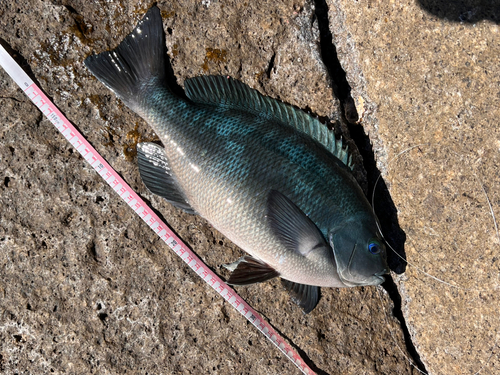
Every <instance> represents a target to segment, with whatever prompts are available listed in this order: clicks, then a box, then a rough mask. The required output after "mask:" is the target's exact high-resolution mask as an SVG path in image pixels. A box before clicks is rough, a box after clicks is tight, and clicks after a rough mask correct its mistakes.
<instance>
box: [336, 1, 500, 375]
mask: <svg viewBox="0 0 500 375" xmlns="http://www.w3.org/2000/svg"><path fill="white" fill-rule="evenodd" d="M327 3H328V6H329V8H330V12H329V17H330V30H331V32H332V35H333V40H334V43H335V45H336V47H337V52H338V57H339V60H340V62H341V64H342V65H343V67H344V69H345V71H346V75H347V79H348V81H349V83H350V84H351V88H352V97H353V99H354V101H355V103H356V107H357V110H358V114H359V115H360V123H361V124H362V125H363V126H364V129H365V131H367V132H368V133H369V134H370V138H371V139H372V141H373V143H374V151H375V153H376V154H377V156H378V160H379V166H380V169H381V170H382V171H384V172H385V173H386V183H387V184H388V185H389V186H390V192H391V196H392V199H393V201H394V204H395V206H396V207H397V209H398V219H399V224H400V226H401V228H402V229H403V231H404V232H405V233H406V246H405V251H406V256H407V260H408V262H409V263H410V264H411V265H410V266H408V267H407V270H406V272H405V273H404V274H403V275H400V276H398V277H397V278H396V281H397V284H398V287H399V290H400V293H401V298H402V300H403V306H402V310H403V315H404V317H405V320H406V323H407V325H408V329H409V332H410V334H411V337H412V341H413V343H414V345H415V348H416V350H417V351H418V353H419V354H420V357H421V360H422V362H423V363H424V365H425V368H426V370H427V371H428V372H429V373H430V374H475V373H478V372H480V373H481V374H498V373H500V362H499V358H498V354H499V353H498V352H499V350H498V346H497V345H498V343H499V340H500V332H499V330H500V324H499V323H500V313H499V311H498V305H499V302H500V296H499V287H500V286H499V268H500V258H499V253H500V252H499V249H500V243H499V238H498V233H497V231H496V228H495V226H496V223H495V220H494V218H493V215H494V216H495V217H496V218H498V217H500V208H499V207H500V192H499V190H498V186H499V184H500V172H499V170H500V169H499V167H500V154H499V151H500V130H499V127H498V119H499V116H500V109H499V107H500V106H499V103H500V65H499V64H498V56H499V55H500V28H499V25H498V23H499V22H500V6H499V3H498V2H497V1H491V2H461V1H457V2H451V1H445V0H437V1H423V0H422V1H397V2H384V3H383V4H382V3H377V4H375V3H373V2H365V3H361V2H360V3H354V2H352V1H348V0H328V1H327ZM402 152H404V153H403V154H401V153H402ZM400 154H401V155H400ZM490 205H491V207H490ZM376 210H377V211H380V210H384V207H381V206H379V207H376ZM436 278H437V279H439V280H437V279H436Z"/></svg>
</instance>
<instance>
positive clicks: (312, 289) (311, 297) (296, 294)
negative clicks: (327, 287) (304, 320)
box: [281, 279, 319, 314]
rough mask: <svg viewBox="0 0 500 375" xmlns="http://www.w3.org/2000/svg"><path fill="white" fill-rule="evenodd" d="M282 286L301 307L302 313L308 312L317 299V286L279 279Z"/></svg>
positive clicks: (314, 305)
mask: <svg viewBox="0 0 500 375" xmlns="http://www.w3.org/2000/svg"><path fill="white" fill-rule="evenodd" d="M281 282H282V284H283V286H284V287H285V288H286V289H287V290H288V291H289V292H290V294H291V295H292V300H293V302H295V303H296V304H297V305H299V306H300V307H302V309H303V310H304V313H306V314H309V313H310V312H311V311H313V309H314V308H315V307H316V305H317V304H318V301H319V286H314V285H305V284H299V283H294V282H293V281H289V280H284V279H281Z"/></svg>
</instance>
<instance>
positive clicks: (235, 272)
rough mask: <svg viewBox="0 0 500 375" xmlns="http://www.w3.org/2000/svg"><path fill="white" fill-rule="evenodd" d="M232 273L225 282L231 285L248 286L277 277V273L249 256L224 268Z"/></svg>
mask: <svg viewBox="0 0 500 375" xmlns="http://www.w3.org/2000/svg"><path fill="white" fill-rule="evenodd" d="M225 267H226V268H227V269H228V270H229V271H232V273H231V276H229V279H228V280H227V283H228V284H231V285H249V284H254V283H261V282H263V281H267V280H270V279H272V278H274V277H277V276H279V272H278V271H276V270H275V269H274V268H272V267H271V266H269V265H268V264H267V263H264V262H262V261H261V260H258V259H255V258H254V257H251V256H249V255H245V256H244V257H242V258H240V259H238V260H237V261H236V262H234V263H231V264H228V265H226V266H225Z"/></svg>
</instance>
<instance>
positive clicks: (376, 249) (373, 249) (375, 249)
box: [368, 240, 382, 255]
mask: <svg viewBox="0 0 500 375" xmlns="http://www.w3.org/2000/svg"><path fill="white" fill-rule="evenodd" d="M381 250H382V247H381V246H380V243H379V242H378V241H377V240H371V241H370V243H369V244H368V251H369V252H370V253H372V254H374V255H376V254H379V253H380V251H381Z"/></svg>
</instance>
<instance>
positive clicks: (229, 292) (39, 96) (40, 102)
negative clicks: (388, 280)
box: [0, 45, 315, 375]
mask: <svg viewBox="0 0 500 375" xmlns="http://www.w3.org/2000/svg"><path fill="white" fill-rule="evenodd" d="M0 65H1V66H2V67H3V68H4V69H5V71H6V72H7V73H8V74H9V75H10V76H11V78H12V79H13V80H14V81H15V82H16V83H17V85H18V86H19V87H20V88H21V89H22V90H23V91H24V93H25V94H26V95H27V96H28V98H30V99H31V101H32V102H33V103H34V104H35V105H36V106H37V107H38V109H40V111H42V113H43V114H44V115H45V116H46V117H47V118H48V119H49V121H50V122H51V123H52V124H54V126H55V127H56V128H57V130H59V131H60V132H61V134H62V135H63V136H64V137H65V138H66V139H67V140H68V142H69V143H71V144H72V145H73V147H75V149H76V150H77V151H78V152H79V153H80V154H81V155H82V156H83V158H84V159H85V160H86V161H87V162H88V163H89V164H90V165H91V166H92V168H94V169H95V170H96V171H97V173H99V175H101V177H102V178H103V179H104V180H105V181H106V182H107V183H108V184H109V186H111V188H113V190H114V191H115V192H116V193H117V194H118V195H119V196H120V198H122V199H123V200H124V201H125V203H127V204H128V205H129V206H130V207H131V208H132V209H133V210H134V212H135V213H136V214H137V215H139V217H140V218H141V219H142V220H144V222H145V223H146V224H147V225H148V226H149V227H150V228H151V229H152V230H154V231H155V232H156V234H157V235H158V236H159V237H160V238H161V239H162V240H163V241H164V242H165V243H166V244H167V245H168V246H169V247H170V248H171V249H172V250H173V251H174V252H175V253H176V254H177V255H178V256H180V257H181V259H182V260H183V261H184V262H185V263H186V264H187V265H188V266H189V267H191V269H192V270H193V271H194V272H196V274H197V275H198V276H200V277H201V278H202V279H203V280H204V281H205V282H206V283H207V284H208V285H210V286H211V287H212V288H213V289H214V290H215V291H216V292H217V293H219V294H220V295H221V296H222V297H224V299H225V300H226V301H227V302H229V304H230V305H231V306H233V307H234V308H235V309H236V311H238V312H239V313H240V314H241V315H243V316H244V317H245V318H247V319H248V321H249V322H250V323H252V324H253V325H254V326H255V327H257V329H258V330H259V331H260V332H262V333H263V334H264V335H265V336H266V337H267V338H268V339H269V340H270V341H271V342H272V343H273V344H274V345H276V347H277V348H278V349H279V350H281V352H282V353H283V354H285V356H286V357H287V358H288V359H290V361H292V362H293V363H294V364H295V365H296V366H297V367H298V368H299V370H301V371H302V372H303V373H304V374H308V375H313V374H315V372H314V371H312V370H311V369H310V368H309V366H307V365H306V363H305V362H304V361H303V359H302V358H301V357H300V356H299V355H298V354H297V352H296V351H295V350H293V349H292V347H291V346H290V345H288V344H287V343H286V342H285V340H284V339H283V338H281V337H280V335H279V334H278V333H277V332H276V331H275V330H274V329H273V328H272V327H271V326H270V325H269V323H268V322H266V321H265V320H264V319H263V318H262V317H261V316H260V315H259V314H258V313H257V312H256V311H255V310H254V309H252V308H251V307H250V305H249V304H248V303H246V302H245V301H244V300H243V298H241V297H240V296H239V295H238V294H236V292H235V291H234V290H233V289H232V288H230V287H229V286H228V285H227V284H226V283H225V282H224V281H222V280H221V278H220V277H219V276H217V275H216V274H215V273H214V272H212V271H211V270H210V269H209V268H208V267H207V266H206V265H205V263H203V262H202V261H201V260H200V258H198V257H197V256H196V255H195V254H194V253H193V252H192V251H191V250H190V249H189V248H188V247H187V246H186V245H185V244H184V242H182V240H181V239H179V238H178V237H177V236H176V235H175V234H174V233H173V232H172V230H171V229H170V228H169V227H168V226H167V225H166V224H165V223H164V222H163V221H162V220H161V219H160V218H159V217H158V216H157V215H156V214H155V213H154V212H153V210H152V209H151V208H149V206H148V205H147V204H146V203H145V202H144V201H143V200H142V199H141V198H140V197H139V196H138V195H137V193H136V192H135V191H134V190H133V189H132V188H131V187H130V186H129V185H128V184H127V183H126V182H125V181H124V180H123V179H122V178H121V177H120V176H119V174H118V173H117V172H116V171H115V170H114V169H113V168H112V167H111V166H110V165H109V164H108V163H107V162H106V161H105V160H104V158H103V157H102V156H101V155H99V153H98V152H97V151H96V150H95V149H94V148H93V147H92V146H91V145H90V143H88V142H87V140H86V139H85V138H84V137H83V136H82V135H81V134H80V132H79V131H78V130H76V128H75V127H74V126H73V125H72V124H71V123H70V122H69V121H68V119H67V118H66V117H65V116H64V115H63V114H62V113H61V112H60V111H59V110H58V109H57V107H56V106H55V105H54V103H52V102H51V101H50V100H49V99H48V98H47V97H46V96H45V94H44V93H43V92H42V90H41V89H40V88H39V87H38V86H37V85H36V84H35V83H34V82H33V81H32V80H31V79H30V78H29V77H28V75H27V74H26V73H25V72H24V71H23V70H22V69H21V67H20V66H19V65H18V64H17V63H16V62H15V61H14V59H13V58H12V57H11V56H10V55H9V54H8V53H7V51H6V50H5V49H4V48H3V47H2V46H1V45H0Z"/></svg>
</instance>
